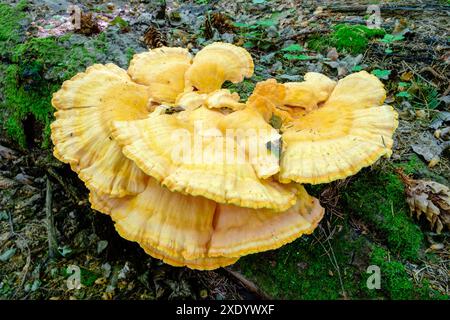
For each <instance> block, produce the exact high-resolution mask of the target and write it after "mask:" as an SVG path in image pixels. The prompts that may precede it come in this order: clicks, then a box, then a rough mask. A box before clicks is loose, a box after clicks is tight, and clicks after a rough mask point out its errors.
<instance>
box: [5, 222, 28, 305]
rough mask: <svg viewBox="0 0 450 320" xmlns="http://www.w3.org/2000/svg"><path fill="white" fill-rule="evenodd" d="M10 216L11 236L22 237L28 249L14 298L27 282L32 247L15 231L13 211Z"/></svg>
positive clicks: (22, 237)
mask: <svg viewBox="0 0 450 320" xmlns="http://www.w3.org/2000/svg"><path fill="white" fill-rule="evenodd" d="M8 218H9V228H10V232H11V236H13V237H17V238H20V239H21V240H22V241H23V244H24V246H25V248H26V249H27V261H26V263H25V266H24V267H23V269H22V279H21V280H20V285H19V286H18V287H17V289H16V290H15V291H14V294H13V295H12V298H14V297H15V296H16V295H17V293H18V292H19V290H20V288H22V286H23V284H24V283H25V279H26V277H27V275H28V269H29V268H30V264H31V250H30V247H29V246H28V242H27V239H26V238H25V237H24V236H22V235H21V234H20V233H17V232H15V231H14V225H13V219H12V215H11V213H9V216H8ZM20 249H21V250H22V248H20Z"/></svg>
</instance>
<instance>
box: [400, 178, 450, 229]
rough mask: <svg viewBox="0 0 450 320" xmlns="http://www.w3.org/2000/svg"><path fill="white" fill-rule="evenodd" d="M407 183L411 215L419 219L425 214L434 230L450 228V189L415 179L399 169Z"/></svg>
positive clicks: (432, 182)
mask: <svg viewBox="0 0 450 320" xmlns="http://www.w3.org/2000/svg"><path fill="white" fill-rule="evenodd" d="M398 173H399V174H400V177H401V179H402V181H403V183H404V184H405V193H406V201H407V203H408V205H409V208H410V212H411V215H413V214H414V213H415V215H416V219H417V220H419V219H420V217H421V216H422V215H423V214H424V215H425V217H426V219H427V220H428V222H429V223H430V227H431V229H432V230H435V231H436V232H437V233H438V234H439V233H441V232H442V230H443V229H444V228H447V230H450V189H449V188H448V187H447V186H444V185H443V184H440V183H437V182H434V181H429V180H415V179H412V178H409V177H408V176H407V175H405V174H404V173H403V172H401V171H400V170H398Z"/></svg>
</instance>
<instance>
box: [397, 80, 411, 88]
mask: <svg viewBox="0 0 450 320" xmlns="http://www.w3.org/2000/svg"><path fill="white" fill-rule="evenodd" d="M398 86H399V87H407V86H409V83H408V82H401V81H400V82H399V83H398Z"/></svg>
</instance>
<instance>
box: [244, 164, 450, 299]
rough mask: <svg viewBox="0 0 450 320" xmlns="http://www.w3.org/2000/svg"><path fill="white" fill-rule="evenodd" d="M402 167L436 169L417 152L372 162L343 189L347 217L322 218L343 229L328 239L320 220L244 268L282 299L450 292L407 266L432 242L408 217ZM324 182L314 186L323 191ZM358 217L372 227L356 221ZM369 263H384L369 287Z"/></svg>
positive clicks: (417, 296) (424, 171)
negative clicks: (377, 284)
mask: <svg viewBox="0 0 450 320" xmlns="http://www.w3.org/2000/svg"><path fill="white" fill-rule="evenodd" d="M398 167H401V168H403V170H404V171H405V172H406V173H408V174H411V175H418V174H421V175H425V176H427V175H428V174H430V172H429V170H428V172H427V168H426V165H425V164H423V162H421V161H420V159H419V158H417V157H415V156H412V157H411V158H410V159H409V161H407V162H402V163H398V164H395V165H393V166H392V165H391V166H387V167H384V168H382V166H378V167H377V168H374V169H372V170H368V169H365V170H364V171H362V172H360V173H359V174H358V175H357V176H356V177H355V178H354V179H353V180H352V181H351V182H350V183H349V185H348V186H347V187H346V188H345V189H344V190H343V191H342V192H341V196H342V198H341V205H342V208H341V210H342V213H343V215H344V219H334V220H333V221H330V217H326V218H325V219H324V221H323V222H322V223H321V225H322V226H327V225H328V224H329V223H330V224H331V227H330V228H331V229H333V228H336V230H339V229H340V230H341V231H340V232H336V233H335V234H334V235H333V236H332V237H331V238H330V239H329V240H326V238H327V237H326V236H325V234H324V232H323V231H321V229H319V228H318V229H316V230H315V232H314V234H313V235H312V236H303V237H302V238H300V239H298V240H296V241H294V242H293V243H291V244H288V245H286V246H284V247H282V248H280V249H279V250H274V251H271V252H267V253H263V254H257V255H251V256H247V257H244V258H242V259H241V260H239V262H238V264H237V268H238V269H239V270H240V271H241V272H242V273H243V274H244V275H245V276H246V277H248V278H249V279H251V280H253V281H255V282H256V283H257V285H258V286H259V287H260V288H261V289H262V290H263V291H264V292H266V293H267V294H269V295H270V296H272V297H276V298H280V299H344V298H351V299H448V298H449V297H448V296H442V295H441V294H439V293H438V292H436V291H434V290H433V289H430V286H429V285H428V283H427V282H426V280H424V281H422V282H421V283H415V282H414V280H413V278H412V277H411V276H410V275H409V273H408V272H407V267H406V266H407V264H406V262H407V261H412V262H414V261H418V258H419V257H421V256H424V249H425V248H424V247H425V244H424V236H423V233H422V231H421V230H420V228H419V227H418V226H417V225H416V224H415V222H414V221H413V220H412V219H411V218H410V217H409V208H408V207H407V204H406V201H405V195H404V187H403V184H402V182H401V180H400V178H399V177H398V176H397V174H396V173H395V171H394V170H395V169H396V168H398ZM322 188H323V186H314V187H313V188H309V189H308V190H309V191H310V192H311V193H312V194H315V195H316V196H318V195H319V194H320V191H321V189H322ZM354 220H357V221H360V222H361V223H362V224H363V225H364V226H365V227H366V228H367V230H366V232H364V231H363V230H362V229H359V228H354V227H353V226H352V221H354ZM328 234H329V232H327V235H328ZM319 239H320V241H319ZM331 248H332V250H331ZM261 261H264V263H261ZM268 264H269V266H268ZM370 265H376V266H378V267H379V268H380V271H381V288H380V289H379V290H377V289H368V287H367V279H368V277H369V276H370V275H371V274H372V273H370V272H369V273H368V272H367V268H368V267H369V266H370ZM337 266H339V268H337ZM338 269H339V272H338ZM341 281H342V285H341ZM342 288H344V291H345V295H344V294H343V293H342V291H343V290H342Z"/></svg>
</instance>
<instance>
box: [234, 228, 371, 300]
mask: <svg viewBox="0 0 450 320" xmlns="http://www.w3.org/2000/svg"><path fill="white" fill-rule="evenodd" d="M344 229H345V230H344V231H343V232H341V233H340V234H339V235H338V236H337V237H335V238H334V239H333V240H331V242H328V241H325V239H322V240H320V241H321V242H319V241H318V240H316V238H315V237H314V236H308V237H302V238H300V239H298V240H296V241H294V242H293V243H292V244H289V245H286V246H284V247H282V248H280V249H279V250H275V251H271V252H267V253H263V254H257V255H250V256H247V257H243V258H241V260H239V262H238V265H237V266H238V268H239V269H240V270H241V271H242V272H243V274H244V275H245V276H247V277H249V278H250V279H252V280H254V281H255V282H256V283H257V284H258V285H259V286H260V287H261V288H262V290H263V291H265V292H266V293H267V294H269V295H270V296H272V297H274V298H277V299H314V300H316V299H318V300H325V299H342V298H344V294H343V290H342V288H343V289H344V291H345V296H346V297H353V298H356V297H358V296H359V295H360V294H359V291H360V289H359V287H360V281H361V279H362V273H363V272H365V271H364V270H365V268H366V263H365V262H364V256H366V255H367V254H364V248H366V247H367V245H365V243H366V242H367V240H366V239H365V238H363V237H358V236H357V235H356V234H354V233H352V232H351V230H350V229H348V228H347V227H344ZM317 233H319V232H318V231H316V232H315V234H317ZM317 237H318V235H317ZM321 243H322V244H321ZM322 245H323V247H322ZM330 245H331V247H332V248H333V250H332V251H331V250H330ZM333 256H334V258H333ZM334 259H335V260H334ZM261 260H262V261H264V263H261ZM334 261H336V262H337V265H339V272H338V271H337V269H336V263H335V262H334ZM339 273H340V276H339ZM340 278H341V279H342V285H341V281H340Z"/></svg>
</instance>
